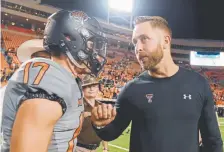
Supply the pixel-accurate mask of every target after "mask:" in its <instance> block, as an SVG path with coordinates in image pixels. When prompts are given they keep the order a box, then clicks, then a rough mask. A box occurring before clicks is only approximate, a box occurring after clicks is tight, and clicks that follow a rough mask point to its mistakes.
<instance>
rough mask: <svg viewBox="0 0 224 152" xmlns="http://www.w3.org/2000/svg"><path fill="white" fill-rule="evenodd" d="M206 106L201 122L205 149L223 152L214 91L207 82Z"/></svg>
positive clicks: (205, 86) (200, 126)
mask: <svg viewBox="0 0 224 152" xmlns="http://www.w3.org/2000/svg"><path fill="white" fill-rule="evenodd" d="M203 84H204V94H203V96H204V102H203V103H204V105H203V109H202V113H201V117H200V120H199V129H200V132H201V137H202V142H203V146H204V149H206V151H209V152H222V151H223V142H222V138H221V134H220V130H219V126H218V122H217V118H216V115H215V110H214V101H213V95H212V91H211V89H210V86H209V84H208V82H207V81H206V80H204V83H203Z"/></svg>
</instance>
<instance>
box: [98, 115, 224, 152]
mask: <svg viewBox="0 0 224 152" xmlns="http://www.w3.org/2000/svg"><path fill="white" fill-rule="evenodd" d="M219 123H220V125H221V126H220V131H221V134H222V139H223V140H224V118H219ZM129 136H130V127H128V128H127V129H126V130H125V131H124V132H123V134H122V135H121V136H120V137H119V138H118V139H116V140H114V141H111V142H109V151H110V152H126V151H128V149H129V141H130V139H129ZM102 151H103V150H102V146H101V147H100V148H99V149H98V150H97V152H102Z"/></svg>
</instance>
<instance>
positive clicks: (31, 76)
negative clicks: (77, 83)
mask: <svg viewBox="0 0 224 152" xmlns="http://www.w3.org/2000/svg"><path fill="white" fill-rule="evenodd" d="M70 79H72V75H71V73H69V72H68V71H67V70H66V69H65V68H63V67H62V66H60V65H59V64H57V63H56V62H53V61H52V60H49V59H44V58H34V59H31V60H28V61H27V62H25V63H23V64H22V65H21V66H20V67H19V69H18V70H17V71H16V72H15V73H14V74H13V76H12V78H11V79H10V81H14V82H19V83H23V84H27V85H28V86H32V87H35V88H41V89H43V90H46V91H48V90H49V91H51V92H54V91H55V90H56V89H57V88H60V89H65V88H66V87H68V85H69V81H70Z"/></svg>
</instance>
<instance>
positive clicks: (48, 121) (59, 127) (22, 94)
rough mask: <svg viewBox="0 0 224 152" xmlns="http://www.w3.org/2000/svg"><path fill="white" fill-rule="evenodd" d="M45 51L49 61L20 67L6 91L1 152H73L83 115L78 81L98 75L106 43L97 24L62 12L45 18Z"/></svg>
mask: <svg viewBox="0 0 224 152" xmlns="http://www.w3.org/2000/svg"><path fill="white" fill-rule="evenodd" d="M43 50H46V51H48V52H49V53H50V54H51V59H46V58H33V59H30V60H28V61H26V62H24V63H23V64H22V65H21V66H20V68H19V69H18V70H17V71H16V72H15V73H14V75H13V76H12V78H11V79H10V80H9V82H8V84H7V86H6V87H5V93H4V95H3V113H2V126H1V130H2V132H3V137H4V141H5V144H4V146H3V152H8V151H10V152H31V151H32V152H46V151H48V152H74V151H75V146H76V140H77V139H76V137H77V136H78V134H79V132H80V130H81V127H82V120H83V119H82V117H83V116H82V112H83V109H84V108H83V103H82V91H81V84H80V79H79V77H78V75H80V74H83V73H85V74H86V73H89V74H92V75H95V76H97V75H98V74H99V72H100V71H101V69H102V68H103V66H104V64H105V63H106V58H105V55H106V38H105V35H104V33H102V31H101V28H100V25H99V23H98V22H97V21H96V19H94V18H90V17H89V16H87V15H86V14H85V13H84V12H81V11H66V10H61V11H58V12H56V13H54V14H52V15H51V16H50V17H49V18H48V22H47V25H46V27H45V31H44V40H43ZM24 53H26V52H24Z"/></svg>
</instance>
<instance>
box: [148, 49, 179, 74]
mask: <svg viewBox="0 0 224 152" xmlns="http://www.w3.org/2000/svg"><path fill="white" fill-rule="evenodd" d="M178 70H179V66H177V65H176V64H175V63H174V62H173V59H172V57H171V54H168V53H167V54H164V57H163V59H162V60H161V62H160V63H159V64H158V65H157V66H156V67H155V68H154V69H152V70H149V71H148V73H149V75H150V76H152V77H156V78H165V77H171V76H173V75H175V74H176V73H177V71H178Z"/></svg>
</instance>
